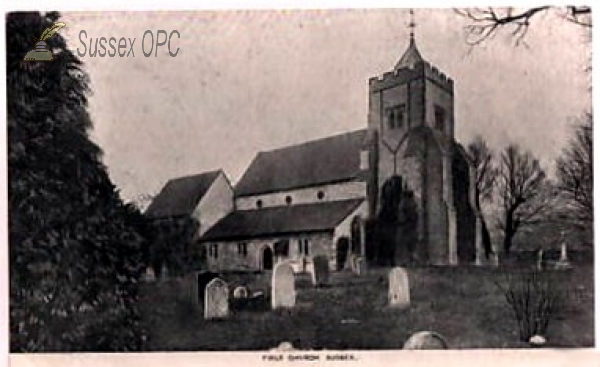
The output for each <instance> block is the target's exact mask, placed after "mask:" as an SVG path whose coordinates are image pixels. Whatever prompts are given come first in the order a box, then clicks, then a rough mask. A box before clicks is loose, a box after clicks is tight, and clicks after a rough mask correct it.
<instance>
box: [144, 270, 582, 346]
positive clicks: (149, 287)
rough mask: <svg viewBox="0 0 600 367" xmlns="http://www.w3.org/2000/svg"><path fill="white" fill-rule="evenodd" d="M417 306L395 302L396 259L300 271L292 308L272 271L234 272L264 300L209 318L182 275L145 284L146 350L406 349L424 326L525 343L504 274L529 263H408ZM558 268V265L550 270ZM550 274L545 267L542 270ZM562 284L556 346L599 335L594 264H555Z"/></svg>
mask: <svg viewBox="0 0 600 367" xmlns="http://www.w3.org/2000/svg"><path fill="white" fill-rule="evenodd" d="M407 270H408V274H409V281H410V288H411V295H410V296H411V297H410V298H411V306H410V307H409V308H408V309H403V310H402V309H395V308H390V307H388V299H387V296H388V293H387V292H388V288H387V287H388V278H387V274H388V272H389V269H370V270H369V272H368V273H367V275H365V276H360V277H359V276H356V275H354V274H352V273H350V272H341V273H332V274H331V278H330V282H329V285H327V286H324V287H318V288H315V287H313V285H312V282H311V279H310V275H308V274H306V275H300V276H298V277H297V279H296V291H297V299H296V305H295V307H294V308H293V309H290V310H287V309H282V310H271V307H270V299H269V297H270V290H269V287H270V274H269V273H263V274H252V275H243V274H230V275H224V276H223V278H224V279H225V280H226V281H228V283H229V284H230V287H229V288H230V289H234V288H235V287H236V286H237V285H240V284H244V285H246V286H248V288H249V291H250V294H252V293H253V292H256V291H262V292H264V294H265V296H266V299H265V300H264V304H263V305H258V307H257V306H256V305H254V307H252V308H251V309H247V310H239V309H236V308H233V309H232V311H231V315H230V316H229V317H228V318H227V319H225V320H213V321H207V320H204V318H203V315H202V307H201V305H200V307H198V308H197V309H194V308H193V307H192V306H191V305H190V302H189V300H188V299H186V298H185V292H183V291H182V290H181V289H180V286H179V281H178V280H176V279H172V280H167V281H164V282H156V283H148V284H144V286H143V298H142V299H143V302H142V303H143V309H142V317H143V322H144V324H145V326H146V327H147V329H148V332H149V339H148V343H147V345H146V348H147V349H148V350H162V351H172V350H177V351H195V350H267V349H270V348H274V347H276V346H277V345H278V344H279V343H280V342H282V341H289V342H291V343H292V344H293V345H294V347H296V348H300V349H315V350H320V349H329V350H332V349H400V348H401V347H402V345H403V343H404V342H405V341H406V340H407V339H408V337H409V336H410V335H411V334H412V333H414V332H416V331H419V330H432V331H436V332H438V333H440V334H442V335H443V336H444V337H445V338H446V340H447V341H448V344H449V346H450V348H521V347H528V346H527V344H526V343H523V342H522V341H520V340H519V328H518V324H517V322H516V320H515V318H514V315H513V310H512V309H511V307H510V305H509V304H508V303H507V301H506V299H505V295H504V294H503V292H502V290H501V289H500V288H499V287H498V286H497V284H496V283H497V282H502V281H503V279H506V272H507V271H510V272H515V271H523V269H520V270H519V269H514V268H513V269H510V270H509V269H506V268H502V267H501V268H498V269H494V268H475V267H456V268H450V267H443V268H435V267H421V268H408V269H407ZM547 274H550V273H547ZM541 276H544V274H541ZM550 276H551V277H552V281H553V282H554V283H555V286H556V289H557V291H558V292H559V294H560V298H559V302H558V304H557V307H556V311H555V313H554V314H553V316H552V319H551V320H550V324H549V327H548V331H547V334H546V335H545V337H546V339H547V340H548V343H547V346H548V347H590V346H592V345H593V335H594V322H593V309H594V307H593V302H594V301H593V266H592V265H591V264H581V265H576V266H575V267H574V268H573V269H570V270H567V271H561V272H552V273H551V274H550Z"/></svg>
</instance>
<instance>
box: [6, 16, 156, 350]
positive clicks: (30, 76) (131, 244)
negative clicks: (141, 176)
mask: <svg viewBox="0 0 600 367" xmlns="http://www.w3.org/2000/svg"><path fill="white" fill-rule="evenodd" d="M58 18H59V15H58V13H54V12H53V13H46V14H44V15H42V14H40V13H9V14H7V15H6V46H7V48H6V51H7V56H6V61H7V62H6V73H7V76H6V90H7V128H8V177H9V231H10V233H9V241H10V247H9V253H10V255H9V256H10V330H11V340H10V342H11V350H12V351H14V352H18V351H127V350H139V349H140V348H142V345H143V343H142V342H143V331H142V328H141V324H140V319H139V313H138V309H137V306H136V302H137V297H138V285H137V284H138V283H137V280H138V278H139V276H140V274H141V271H142V268H143V266H142V256H143V245H144V241H143V238H142V237H141V236H140V235H139V230H138V229H139V228H141V227H142V226H143V224H144V219H143V218H142V216H141V214H140V213H139V211H137V210H136V209H135V208H134V207H132V206H130V205H126V204H124V203H123V202H122V201H121V200H120V198H119V195H118V192H117V191H116V189H115V187H114V185H113V184H112V183H111V181H110V179H109V177H108V174H107V172H106V168H105V167H104V166H103V164H102V163H101V160H100V159H101V151H100V148H99V147H98V146H96V145H95V144H94V143H93V142H92V141H91V140H90V139H89V137H88V131H89V129H90V128H91V120H90V117H89V115H88V113H87V111H86V106H87V94H88V91H89V85H88V83H89V81H88V76H87V75H86V73H85V72H84V71H83V69H82V64H81V61H80V60H78V59H77V58H76V57H75V55H74V54H73V53H72V52H71V51H70V50H69V49H68V48H67V45H66V42H65V40H64V38H62V37H61V36H60V34H56V35H55V36H53V37H52V38H50V39H48V40H47V41H46V42H47V44H48V48H49V49H50V50H52V51H53V53H54V61H51V62H26V61H23V57H24V55H25V54H26V53H27V52H28V51H30V50H31V49H32V48H33V47H34V44H35V43H34V41H33V39H34V37H39V36H40V34H41V33H42V31H43V30H44V29H45V28H46V27H48V26H50V25H51V24H53V23H54V22H56V21H57V20H58Z"/></svg>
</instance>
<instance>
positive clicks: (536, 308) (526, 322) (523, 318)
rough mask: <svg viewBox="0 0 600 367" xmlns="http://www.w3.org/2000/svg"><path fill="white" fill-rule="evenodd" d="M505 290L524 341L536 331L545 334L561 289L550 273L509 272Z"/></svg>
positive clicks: (503, 287)
mask: <svg viewBox="0 0 600 367" xmlns="http://www.w3.org/2000/svg"><path fill="white" fill-rule="evenodd" d="M496 285H497V286H498V287H499V288H500V289H501V290H502V292H503V293H504V296H505V297H506V301H507V302H508V304H509V305H510V307H511V308H512V310H513V313H514V317H515V319H516V321H517V324H518V325H519V336H520V339H521V340H522V341H525V342H527V341H529V339H530V338H531V337H532V336H534V335H542V336H543V335H545V333H546V331H547V330H548V324H549V322H550V319H551V318H552V315H553V314H555V313H556V309H557V300H558V291H557V287H555V285H554V283H553V282H552V279H551V278H550V277H549V276H548V273H542V272H538V271H532V272H527V273H517V274H509V275H507V276H506V285H505V286H503V285H502V284H501V283H500V282H497V283H496Z"/></svg>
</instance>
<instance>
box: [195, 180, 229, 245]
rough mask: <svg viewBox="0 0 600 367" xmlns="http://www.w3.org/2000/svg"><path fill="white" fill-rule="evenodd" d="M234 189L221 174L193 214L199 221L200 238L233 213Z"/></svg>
mask: <svg viewBox="0 0 600 367" xmlns="http://www.w3.org/2000/svg"><path fill="white" fill-rule="evenodd" d="M233 197H234V194H233V188H232V187H231V185H230V183H229V180H228V179H227V177H225V174H224V173H223V172H220V173H219V175H218V176H217V178H216V179H215V181H214V182H213V183H212V185H211V186H210V188H209V189H208V191H206V193H205V194H204V196H203V197H202V199H201V200H200V203H198V206H197V207H196V209H195V210H194V213H193V214H192V215H193V217H194V218H196V220H198V221H199V223H200V227H199V228H198V236H202V235H203V234H204V233H205V232H206V231H208V230H209V229H210V228H211V227H212V226H214V225H215V224H216V223H217V222H218V221H219V220H221V219H222V218H224V217H225V216H226V215H227V214H229V213H231V212H232V211H233Z"/></svg>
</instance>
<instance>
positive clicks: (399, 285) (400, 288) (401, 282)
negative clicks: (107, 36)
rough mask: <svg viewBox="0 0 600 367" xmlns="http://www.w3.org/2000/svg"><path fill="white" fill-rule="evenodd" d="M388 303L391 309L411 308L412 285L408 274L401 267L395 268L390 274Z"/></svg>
mask: <svg viewBox="0 0 600 367" xmlns="http://www.w3.org/2000/svg"><path fill="white" fill-rule="evenodd" d="M388 278H389V290H388V301H389V305H390V307H394V308H406V307H409V306H410V285H409V281H408V273H407V272H406V270H404V269H403V268H401V267H395V268H393V269H392V270H390V273H389V276H388Z"/></svg>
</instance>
